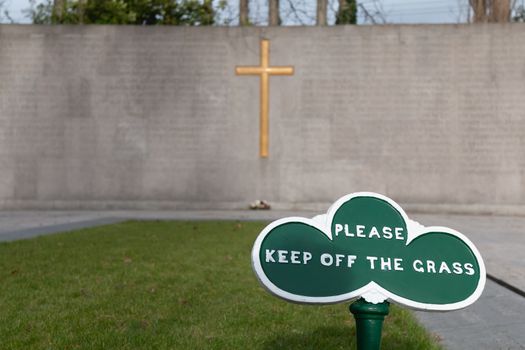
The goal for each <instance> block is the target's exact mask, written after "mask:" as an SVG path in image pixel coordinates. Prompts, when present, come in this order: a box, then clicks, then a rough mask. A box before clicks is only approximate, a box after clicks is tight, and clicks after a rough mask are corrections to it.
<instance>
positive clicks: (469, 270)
mask: <svg viewBox="0 0 525 350" xmlns="http://www.w3.org/2000/svg"><path fill="white" fill-rule="evenodd" d="M463 267H464V268H465V270H466V272H465V273H466V274H467V275H469V276H472V275H473V274H474V266H473V265H472V264H465V265H463Z"/></svg>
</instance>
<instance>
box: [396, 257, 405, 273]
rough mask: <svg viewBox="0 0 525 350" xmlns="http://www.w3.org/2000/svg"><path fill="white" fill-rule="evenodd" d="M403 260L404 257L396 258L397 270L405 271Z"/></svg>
mask: <svg viewBox="0 0 525 350" xmlns="http://www.w3.org/2000/svg"><path fill="white" fill-rule="evenodd" d="M402 262H403V259H401V258H395V259H394V270H396V271H403V266H401V263H402Z"/></svg>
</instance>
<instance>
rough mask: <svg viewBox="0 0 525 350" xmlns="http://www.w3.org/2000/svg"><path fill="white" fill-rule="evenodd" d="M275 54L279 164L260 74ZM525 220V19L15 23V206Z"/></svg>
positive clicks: (11, 136)
mask: <svg viewBox="0 0 525 350" xmlns="http://www.w3.org/2000/svg"><path fill="white" fill-rule="evenodd" d="M263 38H265V39H269V40H270V64H271V65H280V66H282V65H293V66H294V67H295V74H294V75H293V76H282V77H275V76H273V77H271V78H270V156H269V158H267V159H262V158H260V157H259V79H258V78H257V77H251V76H236V75H235V67H236V66H245V65H258V64H259V42H260V40H261V39H263ZM354 191H376V192H379V193H382V194H385V195H388V196H390V197H392V198H393V199H394V200H396V201H399V202H401V203H403V204H406V205H408V207H409V209H423V210H436V209H441V210H448V211H456V212H458V211H470V212H499V213H515V212H519V213H521V212H523V213H525V25H521V24H515V25H479V26H478V25H460V26H456V25H438V26H436V25H426V26H357V27H356V26H345V27H325V28H314V27H308V28H304V27H303V28H299V27H297V28H293V27H288V28H187V27H126V26H123V27H120V26H119V27H117V26H56V27H49V26H21V25H1V26H0V209H13V208H17V209H20V208H71V209H73V208H75V209H82V208H97V209H104V208H148V209H158V208H224V209H228V208H232V209H233V208H244V207H246V206H247V204H248V203H249V202H251V201H253V200H255V199H267V200H268V201H270V202H271V203H272V204H273V205H274V206H275V207H277V208H301V209H305V208H306V209H308V208H316V209H317V208H320V209H322V210H325V209H327V208H326V206H327V205H328V204H329V203H331V202H333V201H334V200H335V199H337V198H338V197H339V196H341V195H343V194H346V193H350V192H354Z"/></svg>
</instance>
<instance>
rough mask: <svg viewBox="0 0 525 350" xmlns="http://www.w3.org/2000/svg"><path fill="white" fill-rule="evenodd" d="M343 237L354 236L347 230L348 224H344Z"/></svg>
mask: <svg viewBox="0 0 525 350" xmlns="http://www.w3.org/2000/svg"><path fill="white" fill-rule="evenodd" d="M345 236H346V237H354V234H353V233H352V232H350V231H349V230H348V224H345Z"/></svg>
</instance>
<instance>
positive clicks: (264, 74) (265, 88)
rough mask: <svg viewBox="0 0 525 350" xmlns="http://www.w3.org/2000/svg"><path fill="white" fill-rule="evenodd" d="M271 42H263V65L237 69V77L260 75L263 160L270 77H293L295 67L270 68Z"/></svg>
mask: <svg viewBox="0 0 525 350" xmlns="http://www.w3.org/2000/svg"><path fill="white" fill-rule="evenodd" d="M269 46H270V42H269V41H268V40H261V65H260V66H258V67H257V66H243V67H235V73H236V74H237V75H258V76H259V77H260V85H261V87H260V94H261V99H260V101H261V106H260V118H259V125H260V126H259V132H260V136H259V154H260V156H261V157H262V158H266V157H268V130H269V126H268V105H269V84H268V80H269V76H270V75H293V72H294V68H293V66H286V67H279V66H275V67H270V62H269V61H270V58H269V56H270V54H269Z"/></svg>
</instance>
